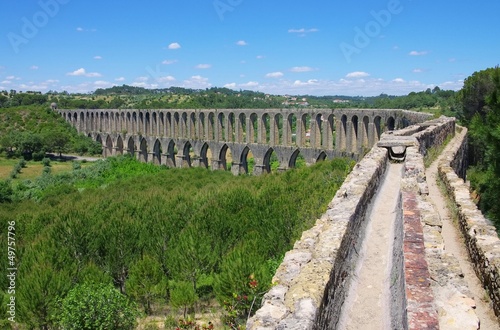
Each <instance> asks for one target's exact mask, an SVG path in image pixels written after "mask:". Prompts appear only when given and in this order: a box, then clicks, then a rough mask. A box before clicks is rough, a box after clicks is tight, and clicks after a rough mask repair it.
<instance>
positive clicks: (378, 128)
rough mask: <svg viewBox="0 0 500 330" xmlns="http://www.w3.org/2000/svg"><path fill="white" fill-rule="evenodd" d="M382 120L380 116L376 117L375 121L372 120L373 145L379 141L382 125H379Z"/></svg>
mask: <svg viewBox="0 0 500 330" xmlns="http://www.w3.org/2000/svg"><path fill="white" fill-rule="evenodd" d="M381 121H382V118H380V116H376V117H375V119H374V120H373V124H374V129H375V141H374V142H375V143H376V142H377V141H379V140H380V134H382V125H381Z"/></svg>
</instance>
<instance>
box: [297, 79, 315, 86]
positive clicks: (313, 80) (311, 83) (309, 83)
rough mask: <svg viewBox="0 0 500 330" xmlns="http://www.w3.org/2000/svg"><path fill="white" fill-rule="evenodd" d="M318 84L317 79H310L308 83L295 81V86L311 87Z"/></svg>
mask: <svg viewBox="0 0 500 330" xmlns="http://www.w3.org/2000/svg"><path fill="white" fill-rule="evenodd" d="M317 84H318V80H317V79H309V80H308V81H300V80H295V81H294V83H293V86H309V85H317Z"/></svg>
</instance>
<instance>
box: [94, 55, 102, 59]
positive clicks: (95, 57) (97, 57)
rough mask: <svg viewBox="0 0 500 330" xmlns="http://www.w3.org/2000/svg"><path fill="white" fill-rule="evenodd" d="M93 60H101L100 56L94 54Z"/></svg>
mask: <svg viewBox="0 0 500 330" xmlns="http://www.w3.org/2000/svg"><path fill="white" fill-rule="evenodd" d="M94 60H102V56H99V55H97V56H94Z"/></svg>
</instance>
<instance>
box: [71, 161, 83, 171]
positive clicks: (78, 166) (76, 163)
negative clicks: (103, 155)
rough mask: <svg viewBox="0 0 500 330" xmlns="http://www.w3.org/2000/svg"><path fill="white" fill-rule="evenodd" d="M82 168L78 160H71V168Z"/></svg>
mask: <svg viewBox="0 0 500 330" xmlns="http://www.w3.org/2000/svg"><path fill="white" fill-rule="evenodd" d="M81 168H82V164H81V163H80V162H77V161H74V162H73V170H75V171H76V170H80V169H81Z"/></svg>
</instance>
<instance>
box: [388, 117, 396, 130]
mask: <svg viewBox="0 0 500 330" xmlns="http://www.w3.org/2000/svg"><path fill="white" fill-rule="evenodd" d="M386 127H387V130H388V131H394V129H395V128H396V120H395V119H394V117H392V116H390V117H389V118H387V122H386Z"/></svg>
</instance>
